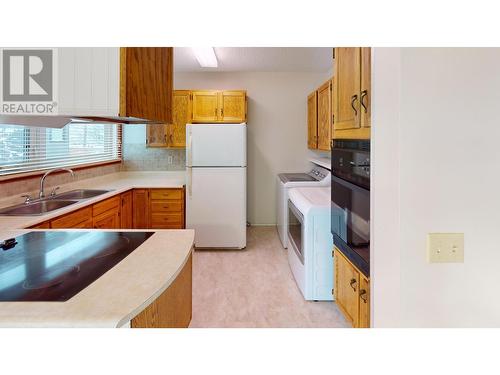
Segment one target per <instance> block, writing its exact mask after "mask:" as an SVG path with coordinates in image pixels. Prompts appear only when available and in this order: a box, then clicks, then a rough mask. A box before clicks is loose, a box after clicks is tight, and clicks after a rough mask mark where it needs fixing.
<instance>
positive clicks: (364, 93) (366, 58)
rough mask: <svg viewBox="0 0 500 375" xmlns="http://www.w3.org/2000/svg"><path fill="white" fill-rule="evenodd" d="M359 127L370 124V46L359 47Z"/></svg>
mask: <svg viewBox="0 0 500 375" xmlns="http://www.w3.org/2000/svg"><path fill="white" fill-rule="evenodd" d="M360 102H361V127H362V128H368V127H370V126H371V48H369V47H363V48H361V99H360Z"/></svg>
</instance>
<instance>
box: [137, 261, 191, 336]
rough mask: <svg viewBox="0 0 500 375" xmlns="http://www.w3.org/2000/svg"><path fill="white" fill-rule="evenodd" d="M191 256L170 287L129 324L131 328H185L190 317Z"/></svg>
mask: <svg viewBox="0 0 500 375" xmlns="http://www.w3.org/2000/svg"><path fill="white" fill-rule="evenodd" d="M192 293H193V266H192V255H190V256H189V259H188V261H187V263H186V265H185V266H184V268H183V269H182V270H181V272H180V273H179V275H178V276H177V277H176V278H175V280H174V281H173V282H172V284H170V286H169V287H168V288H167V289H166V290H165V291H164V292H163V293H162V294H161V295H160V296H159V297H158V298H157V299H156V300H154V301H153V302H152V303H151V304H150V305H149V306H148V307H146V308H145V309H144V310H143V311H141V312H140V313H139V314H138V315H137V316H136V317H135V318H133V319H132V320H131V322H130V326H131V327H132V328H187V327H188V326H189V323H190V322H191V316H192Z"/></svg>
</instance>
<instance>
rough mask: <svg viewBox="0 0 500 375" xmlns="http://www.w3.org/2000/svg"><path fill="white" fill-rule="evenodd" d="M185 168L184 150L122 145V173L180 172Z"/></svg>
mask: <svg viewBox="0 0 500 375" xmlns="http://www.w3.org/2000/svg"><path fill="white" fill-rule="evenodd" d="M185 168H186V150H185V149H173V148H156V147H146V145H145V144H138V143H124V144H123V164H122V170H123V171H181V170H184V169H185Z"/></svg>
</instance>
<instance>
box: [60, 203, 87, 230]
mask: <svg viewBox="0 0 500 375" xmlns="http://www.w3.org/2000/svg"><path fill="white" fill-rule="evenodd" d="M89 220H90V222H92V206H90V207H85V208H81V209H79V210H76V211H73V212H70V213H69V214H66V215H63V216H60V217H58V218H56V219H54V220H51V221H50V227H51V228H53V229H65V228H82V225H83V226H84V227H86V226H85V225H86V224H85V223H88V221H89ZM90 228H92V225H90Z"/></svg>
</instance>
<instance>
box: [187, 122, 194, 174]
mask: <svg viewBox="0 0 500 375" xmlns="http://www.w3.org/2000/svg"><path fill="white" fill-rule="evenodd" d="M188 166H190V167H192V166H193V134H192V133H191V129H189V137H188Z"/></svg>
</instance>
